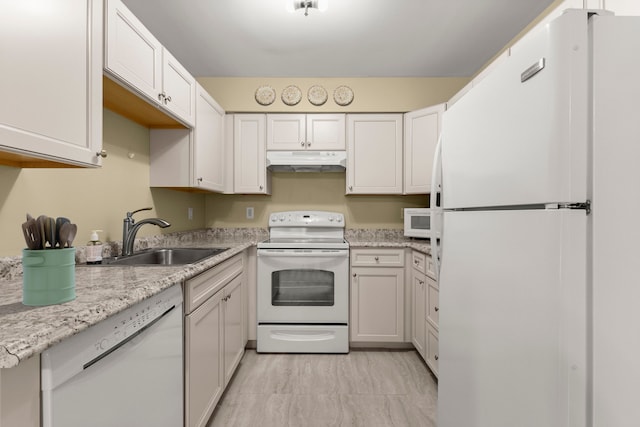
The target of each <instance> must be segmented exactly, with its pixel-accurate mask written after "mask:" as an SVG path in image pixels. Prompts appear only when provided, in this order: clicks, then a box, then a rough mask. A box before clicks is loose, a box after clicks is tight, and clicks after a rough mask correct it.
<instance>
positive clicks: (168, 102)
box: [159, 49, 196, 127]
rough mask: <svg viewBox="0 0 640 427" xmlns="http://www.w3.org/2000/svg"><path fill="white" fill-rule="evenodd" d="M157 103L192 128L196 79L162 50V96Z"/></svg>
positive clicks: (166, 51)
mask: <svg viewBox="0 0 640 427" xmlns="http://www.w3.org/2000/svg"><path fill="white" fill-rule="evenodd" d="M159 101H160V103H161V104H162V105H163V106H164V107H165V108H166V109H167V110H169V111H170V112H171V113H172V114H173V115H175V116H176V117H177V118H178V119H181V120H182V121H183V122H184V123H185V124H187V125H189V126H190V127H193V123H194V122H195V110H196V79H194V78H193V76H192V75H191V74H189V72H188V71H187V69H186V68H184V67H183V66H182V64H180V63H179V62H178V60H177V59H175V58H174V57H173V55H171V53H169V51H168V50H167V49H162V95H161V97H160V98H159Z"/></svg>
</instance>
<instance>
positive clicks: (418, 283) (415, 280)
mask: <svg viewBox="0 0 640 427" xmlns="http://www.w3.org/2000/svg"><path fill="white" fill-rule="evenodd" d="M411 280H412V289H413V295H412V297H413V298H412V309H413V311H412V313H411V326H412V330H411V341H412V342H413V345H414V347H415V348H416V350H417V351H418V353H420V356H422V358H423V359H424V360H425V362H426V363H427V366H429V368H430V369H431V371H432V372H433V374H434V375H435V376H436V377H437V376H438V313H439V312H440V307H439V288H438V282H437V281H436V280H435V272H434V265H433V261H432V258H431V256H429V255H426V254H424V253H422V252H419V251H413V252H412V253H411Z"/></svg>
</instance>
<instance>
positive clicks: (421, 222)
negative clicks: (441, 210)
mask: <svg viewBox="0 0 640 427" xmlns="http://www.w3.org/2000/svg"><path fill="white" fill-rule="evenodd" d="M431 226H432V222H431V209H429V208H405V210H404V235H405V236H406V237H418V238H421V239H430V238H431V232H432V231H431Z"/></svg>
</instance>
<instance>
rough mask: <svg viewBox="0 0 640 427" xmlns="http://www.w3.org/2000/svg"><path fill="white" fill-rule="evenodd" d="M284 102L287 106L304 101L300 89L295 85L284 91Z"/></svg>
mask: <svg viewBox="0 0 640 427" xmlns="http://www.w3.org/2000/svg"><path fill="white" fill-rule="evenodd" d="M281 96H282V102H284V103H285V104H287V105H296V104H297V103H298V102H300V100H301V99H302V92H301V91H300V88H299V87H298V86H295V85H291V86H287V87H285V88H284V89H283V90H282V95H281Z"/></svg>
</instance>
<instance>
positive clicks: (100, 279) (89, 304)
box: [0, 228, 431, 368]
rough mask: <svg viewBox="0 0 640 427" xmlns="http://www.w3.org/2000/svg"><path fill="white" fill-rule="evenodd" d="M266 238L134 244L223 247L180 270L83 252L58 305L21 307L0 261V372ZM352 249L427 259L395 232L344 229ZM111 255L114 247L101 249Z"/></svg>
mask: <svg viewBox="0 0 640 427" xmlns="http://www.w3.org/2000/svg"><path fill="white" fill-rule="evenodd" d="M267 237H268V235H267V231H266V229H259V228H256V229H208V230H200V231H196V232H185V233H175V234H168V235H161V236H154V237H152V238H149V239H141V240H140V241H136V248H135V250H136V251H138V250H141V249H145V248H149V247H163V246H164V247H227V248H229V250H227V251H225V252H222V253H220V254H218V255H216V256H214V257H210V258H207V259H205V260H203V261H201V262H198V263H195V264H189V265H180V266H86V265H82V264H83V263H84V260H85V258H84V248H78V253H77V255H76V259H77V262H78V265H77V266H76V272H75V275H76V298H75V299H74V300H73V301H69V302H66V303H63V304H56V305H49V306H43V307H29V306H25V305H23V304H22V275H21V273H22V271H21V270H22V267H21V264H20V262H19V261H18V262H17V261H16V260H15V259H2V260H0V261H2V262H0V273H3V274H0V325H2V328H0V368H11V367H14V366H17V365H18V364H19V363H20V362H21V361H23V360H26V359H28V358H29V357H32V356H34V355H37V354H39V353H41V352H42V351H44V350H46V349H47V348H49V347H51V346H52V345H54V344H56V343H58V342H60V341H62V340H63V339H65V338H68V337H70V336H72V335H75V334H77V333H78V332H81V331H83V330H85V329H87V328H88V327H90V326H91V325H94V324H96V323H98V322H100V321H101V320H104V319H106V318H107V317H109V316H112V315H114V314H116V313H119V312H120V311H122V310H125V309H127V308H128V307H131V306H133V305H135V304H137V303H139V302H140V301H143V300H144V299H146V298H149V297H151V296H153V295H155V294H157V293H159V292H161V291H163V290H164V289H167V288H169V287H171V286H174V285H177V284H181V283H182V282H183V281H184V280H186V279H189V278H191V277H193V276H195V275H197V274H199V273H201V272H203V271H205V270H207V269H209V268H211V267H213V266H215V265H217V264H219V263H220V262H222V261H224V260H226V259H228V258H231V257H233V256H234V255H236V254H238V253H240V252H242V251H244V250H245V249H247V248H249V247H251V246H254V245H255V244H257V243H258V242H260V241H262V240H264V239H266V238H267ZM345 238H346V239H347V241H348V242H349V244H350V247H352V248H376V247H387V248H394V247H397V248H411V249H416V250H418V251H421V252H424V253H425V254H427V255H430V254H431V245H430V244H429V241H428V240H415V239H407V238H405V237H404V236H402V232H401V230H372V229H354V230H349V229H348V230H346V231H345ZM106 250H107V252H109V251H110V250H112V251H113V252H116V253H117V250H118V247H117V246H113V247H112V248H106Z"/></svg>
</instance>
